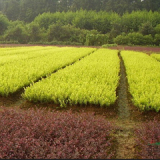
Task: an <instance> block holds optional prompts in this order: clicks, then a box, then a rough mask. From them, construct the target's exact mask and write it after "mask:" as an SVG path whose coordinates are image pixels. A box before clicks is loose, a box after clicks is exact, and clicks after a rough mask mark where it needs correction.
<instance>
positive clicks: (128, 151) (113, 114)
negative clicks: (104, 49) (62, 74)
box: [0, 44, 160, 159]
mask: <svg viewBox="0 0 160 160" xmlns="http://www.w3.org/2000/svg"><path fill="white" fill-rule="evenodd" d="M17 46H37V45H21V44H11V45H9V44H1V45H0V47H17ZM38 46H52V45H38ZM57 46H59V45H57ZM59 47H64V46H59ZM74 47H75V46H74ZM77 47H80V46H77ZM91 47H92V46H91ZM96 48H100V47H96ZM111 49H117V50H123V49H125V50H136V51H142V52H145V53H147V54H150V53H152V52H157V53H160V48H156V47H130V46H129V47H128V46H124V47H123V46H118V47H111ZM119 56H120V55H119ZM120 59H121V57H120ZM120 75H121V80H120V85H119V87H118V88H117V95H118V97H119V98H118V99H117V101H116V103H115V104H114V105H112V106H110V107H100V106H95V105H87V106H84V105H74V106H67V107H66V108H60V107H59V105H55V104H53V103H44V104H42V103H31V102H28V101H26V100H24V99H22V97H21V94H22V93H23V89H22V90H21V91H19V92H17V93H15V94H13V95H9V96H8V97H2V96H0V106H4V107H9V108H10V107H11V108H15V109H16V108H17V109H19V108H20V109H28V108H46V109H47V110H59V111H65V110H68V109H71V110H72V111H73V112H82V111H85V112H94V113H95V115H97V116H105V118H106V120H109V121H111V122H114V123H115V125H116V126H118V127H119V129H118V130H117V131H116V132H115V133H114V136H115V137H116V138H117V142H116V144H115V145H117V146H116V149H117V154H116V159H134V158H136V157H135V155H134V153H135V149H136V148H135V146H136V144H135V141H134V138H135V137H134V129H135V128H136V127H137V126H138V125H142V123H143V122H147V121H149V120H153V119H154V118H156V119H158V120H159V121H160V112H159V113H156V112H154V111H149V112H141V111H140V110H139V109H138V108H137V107H135V106H134V105H133V103H132V101H131V99H132V96H131V95H130V93H129V91H128V83H127V79H126V73H125V68H124V64H123V61H122V59H121V73H120Z"/></svg>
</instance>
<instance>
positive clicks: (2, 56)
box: [0, 47, 69, 66]
mask: <svg viewBox="0 0 160 160" xmlns="http://www.w3.org/2000/svg"><path fill="white" fill-rule="evenodd" d="M68 49H69V48H63V49H62V48H58V47H47V48H44V47H43V48H42V47H36V48H35V47H34V48H32V49H31V48H28V47H26V48H24V49H23V50H22V49H17V52H15V51H14V52H13V51H8V50H6V52H4V53H2V52H1V53H0V66H1V65H4V64H5V63H10V62H15V61H16V62H17V61H21V60H25V59H26V60H27V59H32V58H37V57H40V56H47V55H49V54H54V53H57V52H60V51H64V50H68Z"/></svg>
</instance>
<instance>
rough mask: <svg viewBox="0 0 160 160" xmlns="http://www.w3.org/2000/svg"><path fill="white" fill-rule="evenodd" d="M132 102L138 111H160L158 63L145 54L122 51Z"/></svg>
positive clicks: (159, 73)
mask: <svg viewBox="0 0 160 160" xmlns="http://www.w3.org/2000/svg"><path fill="white" fill-rule="evenodd" d="M121 55H122V58H123V60H124V64H125V67H126V72H127V78H128V83H129V91H130V93H131V95H132V97H133V98H132V101H133V103H134V105H135V106H137V107H138V108H139V109H140V110H142V111H146V110H155V111H157V112H158V111H160V101H159V97H160V85H159V84H160V78H159V77H160V72H159V70H160V63H159V62H158V61H156V60H155V59H154V58H152V57H149V56H148V55H147V54H144V53H140V52H135V51H122V52H121Z"/></svg>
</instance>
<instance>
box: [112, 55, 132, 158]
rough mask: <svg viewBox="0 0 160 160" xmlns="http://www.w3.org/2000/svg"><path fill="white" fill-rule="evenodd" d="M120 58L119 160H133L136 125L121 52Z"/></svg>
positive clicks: (118, 92)
mask: <svg viewBox="0 0 160 160" xmlns="http://www.w3.org/2000/svg"><path fill="white" fill-rule="evenodd" d="M119 58H120V81H119V87H118V89H117V95H118V99H117V104H118V119H117V121H116V125H117V126H119V127H120V130H118V131H117V133H116V135H115V136H116V137H117V142H118V146H117V157H116V158H117V159H133V158H134V151H135V148H134V146H135V142H134V135H133V132H134V128H135V123H134V121H132V120H131V119H130V106H129V101H128V82H127V78H126V71H125V67H124V62H123V60H122V57H121V55H120V52H119Z"/></svg>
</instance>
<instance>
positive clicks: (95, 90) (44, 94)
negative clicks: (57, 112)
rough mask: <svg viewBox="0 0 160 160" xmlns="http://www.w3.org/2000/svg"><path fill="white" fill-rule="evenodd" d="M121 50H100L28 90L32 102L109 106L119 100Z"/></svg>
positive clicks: (26, 95) (26, 93) (27, 96)
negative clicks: (117, 94) (117, 95)
mask: <svg viewBox="0 0 160 160" xmlns="http://www.w3.org/2000/svg"><path fill="white" fill-rule="evenodd" d="M119 71H120V60H119V57H118V51H116V50H107V49H99V50H97V51H96V52H95V53H93V54H91V55H89V56H87V57H85V58H84V59H82V60H81V61H79V62H76V63H75V64H73V65H72V66H68V67H66V68H65V69H63V70H59V71H58V72H57V73H55V74H52V75H51V76H50V77H48V78H47V79H44V80H42V81H40V82H38V83H35V84H33V85H31V86H30V87H27V88H26V89H25V93H24V94H23V97H24V98H26V99H28V100H29V101H35V102H36V101H40V102H51V101H53V102H54V103H56V104H60V105H61V107H63V106H65V105H66V104H67V103H69V104H70V105H72V104H85V105H87V104H95V105H100V106H109V105H111V104H113V103H115V101H116V98H117V97H116V88H117V86H118V82H119V76H118V74H119Z"/></svg>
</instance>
